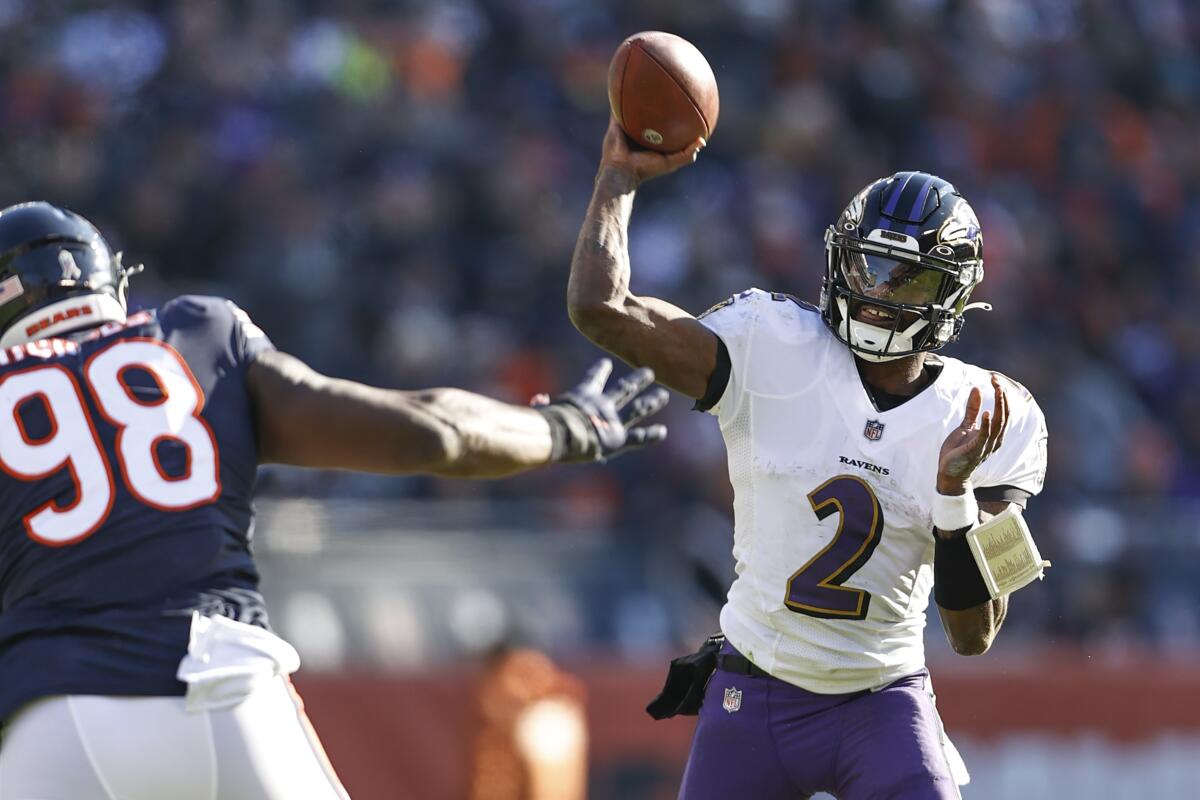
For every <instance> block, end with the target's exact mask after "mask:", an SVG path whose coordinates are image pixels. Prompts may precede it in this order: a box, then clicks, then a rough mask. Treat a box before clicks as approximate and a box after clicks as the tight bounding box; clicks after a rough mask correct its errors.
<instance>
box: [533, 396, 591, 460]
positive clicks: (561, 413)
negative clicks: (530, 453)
mask: <svg viewBox="0 0 1200 800" xmlns="http://www.w3.org/2000/svg"><path fill="white" fill-rule="evenodd" d="M534 411H537V412H538V413H540V414H541V415H542V416H543V417H545V418H546V422H547V424H549V425H550V461H551V462H554V463H558V462H561V461H566V462H580V461H583V462H587V461H597V460H599V458H600V442H599V440H598V439H597V438H596V430H595V428H593V427H592V424H591V422H590V421H589V420H588V418H587V417H585V416H584V415H583V412H582V411H580V410H579V409H578V408H576V407H575V406H573V405H569V404H567V403H551V404H550V405H548V406H541V407H540V408H535V409H534Z"/></svg>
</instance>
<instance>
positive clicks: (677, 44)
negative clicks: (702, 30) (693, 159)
mask: <svg viewBox="0 0 1200 800" xmlns="http://www.w3.org/2000/svg"><path fill="white" fill-rule="evenodd" d="M608 103H609V105H610V106H611V107H612V113H613V116H614V117H616V118H617V122H618V123H620V125H621V128H622V130H624V131H625V133H627V134H628V135H629V137H630V138H632V139H633V140H634V141H635V142H637V143H638V144H640V145H642V146H643V147H648V148H650V149H651V150H657V151H659V152H660V153H673V152H675V151H676V150H682V149H683V148H685V147H687V146H688V145H689V144H691V143H692V142H694V141H695V140H696V138H697V137H700V136H703V137H704V138H705V139H708V138H710V137H711V136H712V132H713V129H714V128H716V127H717V114H718V113H719V112H720V110H721V102H720V100H719V98H718V97H717V79H716V77H715V76H714V75H713V71H712V67H710V66H709V65H708V61H706V60H705V58H704V56H703V54H701V52H700V51H699V50H697V49H696V47H695V45H693V44H692V43H691V42H689V41H688V40H687V39H683V38H681V37H679V36H676V35H675V34H673V33H664V32H662V31H644V32H642V33H635V34H634V35H633V36H630V37H629V38H628V39H626V40H625V41H623V42H621V46H620V47H618V48H617V52H616V54H615V55H613V59H612V63H611V64H609V66H608Z"/></svg>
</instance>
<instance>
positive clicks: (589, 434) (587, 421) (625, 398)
mask: <svg viewBox="0 0 1200 800" xmlns="http://www.w3.org/2000/svg"><path fill="white" fill-rule="evenodd" d="M611 373H612V361H610V360H609V359H607V358H604V359H601V360H600V361H597V362H596V363H595V364H594V365H592V368H591V369H589V370H588V371H587V374H586V375H585V376H584V378H583V381H582V382H580V384H579V385H578V386H576V387H575V388H574V389H571V390H570V391H569V392H564V393H562V394H560V395H558V396H557V397H554V398H552V399H551V401H550V402H549V403H548V404H546V405H541V404H540V403H539V401H540V400H541V399H542V398H541V397H535V398H534V407H535V408H537V410H538V411H540V412H541V413H542V415H543V416H545V417H546V421H547V422H549V423H550V429H551V435H552V436H553V437H554V447H553V453H552V455H551V460H552V461H566V462H580V461H584V462H586V461H605V460H607V459H610V458H612V457H614V456H617V455H620V454H621V453H623V452H625V451H626V450H632V449H634V448H637V447H645V446H646V445H650V444H654V443H656V442H661V441H662V440H663V439H666V438H667V429H666V427H665V426H663V425H649V426H646V427H637V428H635V427H633V426H634V425H636V424H637V423H638V422H640V421H642V420H643V419H645V418H646V417H649V416H650V415H652V414H656V413H658V412H659V411H661V410H662V408H663V407H664V406H665V405H666V404H667V399H668V395H667V390H666V389H661V388H659V389H655V390H653V391H651V392H647V393H645V394H642V392H643V391H644V390H645V389H647V388H648V387H649V386H650V385H651V384H653V383H654V372H653V370H650V369H646V368H644V367H643V368H642V369H639V370H635V371H634V372H632V373H630V374H629V375H627V376H625V377H624V378H622V379H621V380H619V381H617V385H616V386H615V387H613V388H612V389H609V390H608V391H607V392H606V391H604V385H605V383H607V382H608V376H609V375H610V374H611ZM639 395H641V396H640V397H639Z"/></svg>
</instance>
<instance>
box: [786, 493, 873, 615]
mask: <svg viewBox="0 0 1200 800" xmlns="http://www.w3.org/2000/svg"><path fill="white" fill-rule="evenodd" d="M808 502H809V503H811V504H812V508H813V513H815V514H816V515H817V519H819V520H823V519H827V518H828V517H830V516H831V515H833V514H838V515H840V518H839V519H838V528H837V533H835V534H834V535H833V539H832V540H830V542H829V544H827V545H825V547H824V548H823V549H822V550H821V551H820V552H819V553H817V554H816V555H815V556H813V557H812V558H810V559H809V561H808V563H807V564H805V565H804V566H803V567H801V568H800V569H798V570H796V572H795V573H793V574H792V577H791V578H789V579H788V584H787V597H786V599H785V600H784V602H785V603H786V605H787V607H788V608H789V609H791V610H792V611H795V612H796V613H798V614H807V615H809V616H810V617H821V618H822V619H865V618H866V616H867V611H868V610H869V609H870V607H871V594H870V593H869V592H865V591H863V590H862V589H852V588H850V587H847V586H842V584H843V583H845V582H846V580H847V579H848V578H849V577H850V576H851V575H853V574H854V573H855V572H857V571H858V570H860V569H862V567H863V565H864V564H866V563H867V561H868V560H869V559H870V558H871V554H872V553H874V552H875V548H876V547H877V546H878V545H879V539H880V536H881V534H882V533H883V507H882V506H880V504H879V498H877V497H876V496H875V492H874V491H872V490H871V487H870V486H869V485H867V483H866V481H864V480H862V479H861V478H856V477H854V476H853V475H839V476H837V477H836V478H830V479H829V480H827V481H825V483H823V484H821V485H820V486H818V487H817V488H816V489H814V490H813V491H812V492H810V493H809V495H808Z"/></svg>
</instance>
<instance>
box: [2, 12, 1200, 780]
mask: <svg viewBox="0 0 1200 800" xmlns="http://www.w3.org/2000/svg"><path fill="white" fill-rule="evenodd" d="M643 29H665V30H670V31H673V32H676V33H679V34H681V35H683V36H685V37H687V38H689V39H691V40H692V41H693V42H695V43H696V44H697V45H698V46H699V47H700V49H701V50H702V51H703V52H704V53H705V54H706V55H707V56H708V58H709V60H710V62H711V63H712V65H713V67H714V70H715V72H716V74H717V78H718V81H719V83H720V89H721V104H722V111H721V119H720V124H719V126H718V129H717V131H716V134H715V136H714V137H713V138H712V141H711V144H710V146H709V147H708V148H707V149H706V150H705V151H704V153H703V155H702V156H701V158H700V160H699V161H698V163H697V164H696V165H694V166H693V167H690V168H688V169H686V170H684V171H683V172H681V173H679V174H678V175H675V176H672V177H669V178H666V179H663V180H661V181H656V182H655V183H653V184H650V185H649V186H647V187H646V188H645V189H644V190H643V191H642V192H641V193H640V196H639V199H638V208H637V213H636V214H635V218H634V225H633V231H632V251H633V264H634V290H635V291H638V292H644V293H654V294H660V295H662V296H664V297H666V298H669V299H671V300H673V301H675V302H677V303H678V304H680V305H682V306H683V307H685V308H687V309H689V310H691V311H692V312H699V311H702V310H703V309H704V308H706V307H707V306H709V305H710V304H712V303H714V302H716V301H718V300H720V299H722V298H723V297H725V296H727V295H728V294H730V293H731V292H733V291H736V290H740V289H743V288H746V287H749V286H759V287H762V288H766V289H773V290H781V291H790V292H793V293H796V294H798V295H800V296H801V297H807V298H812V299H815V297H816V294H817V288H818V282H819V277H820V272H821V269H822V264H823V261H822V259H823V252H822V245H821V234H822V232H823V228H824V226H825V225H827V224H828V223H829V222H830V221H831V220H832V219H834V217H835V215H836V213H837V212H838V211H839V210H840V208H841V206H842V205H843V204H844V203H845V202H846V201H847V200H848V198H849V197H850V196H851V195H852V193H853V192H854V191H855V190H856V189H858V188H859V187H860V186H861V185H862V184H864V183H866V182H867V181H869V180H871V179H873V178H875V177H878V176H880V175H884V174H889V173H891V172H894V171H896V170H900V169H912V168H917V169H923V170H928V171H933V172H937V173H939V174H942V175H944V176H945V177H947V178H949V179H951V180H953V181H954V182H955V183H956V184H957V185H958V186H959V188H960V189H961V190H962V191H963V192H964V193H965V194H966V195H967V197H968V198H969V199H970V200H971V202H972V203H973V205H974V206H975V208H976V209H977V211H978V212H979V215H980V217H981V220H982V225H983V229H984V231H985V234H986V263H987V278H986V280H985V282H984V284H983V286H982V287H981V289H980V290H979V292H977V296H978V297H979V298H980V299H985V300H988V301H990V302H992V303H993V304H995V306H996V311H995V312H993V313H991V314H982V313H976V314H975V315H973V316H972V317H971V318H970V320H969V322H968V323H967V326H966V330H965V336H964V340H963V341H962V342H961V343H959V344H956V345H953V346H952V347H951V348H950V352H951V353H952V354H954V355H957V356H960V357H964V358H967V359H971V360H977V361H978V362H979V363H982V364H984V365H986V366H991V367H994V368H998V369H1001V370H1003V371H1005V372H1007V373H1009V374H1010V375H1012V376H1014V377H1015V378H1017V379H1018V380H1020V381H1022V382H1023V383H1025V384H1026V385H1027V386H1028V387H1029V388H1030V389H1031V390H1032V391H1033V393H1034V394H1035V396H1037V397H1038V398H1039V400H1040V402H1041V404H1042V406H1043V408H1044V410H1045V412H1046V415H1047V418H1048V420H1049V427H1050V431H1051V437H1050V473H1049V480H1048V482H1047V486H1046V491H1045V494H1044V495H1043V496H1042V497H1040V498H1038V500H1037V501H1036V502H1035V503H1034V504H1033V505H1032V508H1031V513H1030V518H1031V524H1032V526H1033V529H1034V531H1035V534H1036V535H1037V537H1038V539H1039V542H1040V545H1041V548H1042V551H1043V554H1044V555H1046V556H1047V557H1049V558H1050V559H1052V560H1053V561H1054V563H1055V566H1054V568H1053V569H1052V570H1051V571H1050V573H1049V578H1048V580H1047V581H1045V583H1044V584H1042V585H1039V586H1036V587H1033V588H1030V589H1028V590H1026V591H1024V592H1022V593H1021V594H1020V595H1019V596H1017V597H1016V598H1015V599H1014V601H1013V604H1012V611H1011V613H1010V616H1009V620H1008V622H1007V623H1006V626H1005V631H1004V634H1003V635H1002V636H1001V637H1000V639H999V640H998V643H997V645H996V646H995V647H994V648H993V651H992V652H991V653H990V654H989V655H987V656H986V657H984V658H982V659H960V658H956V657H954V656H953V655H952V654H950V653H949V651H948V648H947V647H946V645H945V643H944V640H943V637H942V634H941V632H940V630H939V629H938V626H937V624H936V622H935V623H934V625H933V627H932V628H931V629H930V633H929V637H928V640H929V650H930V659H931V663H932V664H933V668H934V677H935V683H936V685H937V687H938V689H939V694H940V702H941V708H942V712H943V715H944V717H945V719H946V722H947V726H948V728H949V730H950V732H951V734H952V735H954V736H955V739H956V741H957V742H958V743H959V745H960V748H961V749H962V750H963V751H964V755H965V756H966V757H967V761H968V764H969V765H970V767H971V768H972V769H973V771H974V773H975V778H976V779H975V781H974V783H973V784H972V786H971V787H969V789H968V791H967V793H966V796H967V797H969V798H1000V797H1021V798H1040V797H1054V798H1069V797H1109V798H1114V797H1130V798H1133V797H1137V798H1143V797H1183V796H1187V794H1188V792H1189V791H1194V786H1195V785H1197V783H1198V782H1200V763H1198V760H1197V759H1196V758H1195V755H1196V752H1197V748H1200V677H1197V676H1198V675H1200V669H1198V667H1200V659H1198V658H1197V652H1198V648H1197V646H1198V645H1200V613H1198V609H1200V581H1197V580H1196V576H1197V575H1198V574H1200V529H1198V528H1197V525H1196V523H1195V516H1196V512H1197V504H1198V500H1200V415H1197V413H1196V410H1197V409H1198V408H1200V326H1198V325H1197V323H1196V321H1195V319H1196V311H1195V308H1196V303H1197V301H1198V300H1200V257H1198V256H1197V252H1198V248H1197V239H1198V238H1200V148H1198V147H1197V146H1196V141H1197V131H1200V126H1198V124H1197V123H1198V122H1200V119H1198V117H1200V105H1198V102H1197V101H1198V100H1200V51H1198V48H1197V41H1198V37H1200V9H1197V7H1196V6H1194V5H1192V4H1189V3H1186V2H1184V0H1156V2H1153V3H1138V2H1134V0H1027V1H1026V2H1022V3H1015V2H1008V0H891V1H890V2H888V1H886V0H877V1H875V2H866V1H865V0H864V1H861V2H842V1H841V0H807V1H806V2H788V1H787V0H721V1H720V2H716V1H714V2H686V1H685V0H639V2H636V3H634V2H617V3H603V4H601V3H592V2H586V1H585V0H440V1H438V2H433V1H430V2H422V1H421V0H409V2H382V1H381V0H380V1H371V0H336V2H335V0H308V1H307V2H299V1H297V2H284V1H283V0H256V1H255V2H253V3H236V2H232V1H221V0H187V1H185V0H178V1H176V2H144V3H137V2H112V3H104V4H96V3H72V2H66V1H65V0H47V1H45V2H35V1H34V0H0V44H2V46H0V65H2V66H0V122H2V125H3V127H2V133H0V158H2V159H3V162H2V163H3V173H2V174H3V180H0V202H2V203H3V204H8V203H12V202H17V201H21V200H26V199H45V200H49V201H52V202H55V203H59V204H63V205H66V206H68V207H70V208H72V209H74V210H76V211H79V212H81V213H83V214H85V215H86V216H88V217H90V218H91V219H93V220H94V221H95V222H96V223H97V224H98V225H99V226H100V227H101V229H102V230H103V231H104V232H105V234H106V235H107V236H108V237H109V239H110V241H111V242H112V243H113V244H114V246H115V247H117V248H121V249H124V250H125V251H126V252H127V254H128V255H127V260H133V261H145V262H146V264H147V267H148V268H147V271H146V273H145V274H144V275H143V276H141V277H140V278H138V279H137V280H136V282H135V284H134V287H133V291H132V302H133V303H134V304H135V305H139V306H152V305H156V304H158V303H159V302H161V301H162V300H164V299H166V298H169V297H170V296H173V295H174V294H177V293H180V292H184V291H188V292H205V293H213V294H221V295H225V296H229V297H231V298H233V299H234V300H236V301H237V302H238V303H239V304H241V305H242V306H243V307H244V308H246V309H247V310H248V311H249V313H250V314H251V316H253V317H254V318H255V320H256V321H257V322H259V323H260V324H261V325H262V326H263V327H264V328H266V330H267V331H268V333H269V334H270V335H271V336H272V338H273V339H274V340H275V342H276V343H277V344H278V345H279V346H280V347H282V348H284V349H287V350H289V351H291V352H294V353H296V354H298V355H301V356H302V357H304V358H306V359H307V360H308V361H310V362H311V363H312V364H313V365H314V366H316V367H318V368H320V369H323V370H326V371H329V372H331V373H334V374H338V375H342V376H348V377H354V378H358V379H363V380H368V381H372V382H375V383H379V384H383V385H388V386H397V387H424V386H428V385H455V386H463V387H466V388H470V389H475V390H478V391H481V392H485V393H488V394H492V395H496V396H500V397H503V398H506V399H509V400H512V401H516V402H524V401H525V400H527V399H528V398H529V397H530V396H531V395H532V394H533V393H534V392H535V391H539V390H543V389H546V388H552V387H563V386H565V385H567V384H568V383H569V382H570V381H572V379H574V378H575V377H576V376H577V375H578V374H579V373H580V372H581V370H582V369H583V368H584V367H585V366H586V365H587V364H588V363H589V362H590V361H591V360H592V359H593V358H595V357H596V355H597V352H596V351H595V349H594V348H592V347H591V346H590V345H589V344H588V343H587V342H586V341H585V340H584V339H583V338H582V337H581V336H579V335H577V334H576V333H575V332H574V330H573V329H572V328H571V326H570V323H569V321H568V319H567V315H566V312H565V303H564V293H565V287H566V276H567V270H568V265H569V259H570V253H571V250H572V247H573V243H574V239H575V234H576V231H577V228H578V225H579V223H580V221H581V218H582V213H583V209H584V207H585V204H586V202H587V198H588V196H589V192H590V188H591V180H592V177H593V175H594V172H595V167H596V160H597V156H598V154H599V145H600V139H601V136H602V134H603V131H604V125H605V117H606V114H607V107H606V96H605V77H606V66H607V61H608V58H609V56H610V54H611V52H612V51H613V49H614V48H615V46H616V44H617V43H618V42H619V41H620V40H621V39H622V38H624V37H625V36H627V35H628V34H630V33H633V32H635V31H638V30H643ZM781 368H783V365H781ZM687 408H688V403H687V402H685V400H684V399H683V398H679V397H676V398H674V400H673V402H672V405H671V407H670V409H669V410H668V412H667V413H666V417H667V419H666V422H667V423H668V424H669V425H670V426H671V438H670V440H669V442H668V443H667V444H666V445H665V446H663V447H661V448H658V450H657V451H655V452H652V453H646V454H644V455H640V456H636V457H632V458H626V459H622V460H620V461H619V462H617V463H616V464H615V465H612V466H608V467H596V468H592V467H589V468H584V469H554V470H551V471H548V472H542V473H537V474H535V475H533V476H530V477H526V478H521V479H517V480H511V481H506V482H502V483H487V484H485V483H466V482H435V481H430V480H425V479H382V478H374V477H364V476H355V475H348V474H319V473H310V472H299V471H291V470H281V469H268V470H265V471H264V473H263V479H262V490H263V499H262V502H261V504H260V508H261V511H262V518H261V524H260V527H259V539H258V543H259V552H260V557H261V561H262V566H263V572H264V578H265V588H266V591H267V592H268V595H269V598H270V600H271V607H272V609H273V614H274V619H275V621H276V624H277V626H278V627H279V628H280V629H281V630H282V632H283V633H284V634H285V635H287V636H289V637H290V638H292V640H293V641H295V642H296V643H297V645H298V646H299V649H300V650H301V653H302V655H303V656H304V657H305V660H306V667H305V669H304V671H303V672H302V673H301V676H300V678H299V680H298V683H299V685H300V687H301V689H302V690H303V691H304V692H305V694H306V696H307V698H308V704H309V709H310V712H311V715H312V716H313V718H314V720H315V722H316V724H317V726H318V728H319V729H320V730H321V731H322V733H323V737H324V739H325V741H326V744H327V747H328V749H329V751H330V753H331V756H332V758H333V760H334V762H335V765H337V766H338V767H339V769H340V770H341V772H342V774H343V777H344V779H345V780H346V783H347V784H348V786H349V788H350V789H351V791H352V792H353V793H354V795H355V796H356V797H358V798H360V800H363V799H364V798H410V797H411V798H443V797H445V798H453V797H458V796H462V793H463V792H465V791H466V790H465V788H464V786H465V778H464V776H465V775H466V774H467V773H468V771H469V769H470V767H469V761H470V759H469V753H470V745H471V736H472V722H471V720H472V716H471V714H472V713H473V712H472V710H471V707H470V705H471V702H472V700H471V697H472V695H471V691H470V687H472V686H474V685H476V683H477V680H478V678H479V674H480V672H481V667H480V663H481V657H482V656H481V654H482V653H484V652H485V651H486V650H487V649H488V648H489V647H490V646H492V645H494V644H495V643H496V642H497V641H500V640H507V641H515V642H521V643H524V644H529V645H533V646H536V647H538V648H540V649H542V650H544V651H545V652H547V653H549V654H551V655H552V656H553V657H554V658H555V659H556V660H557V661H558V662H559V663H561V664H563V665H565V666H566V667H568V668H569V669H571V670H572V671H574V672H575V673H576V674H577V675H578V676H579V677H580V678H581V680H582V681H583V685H584V686H585V688H586V691H587V694H588V707H589V713H590V717H591V726H592V727H591V731H590V738H591V777H590V786H591V796H592V797H594V798H665V797H673V796H674V788H675V786H676V785H677V780H678V775H679V772H680V769H681V766H682V761H681V759H682V757H683V754H684V753H685V752H686V746H687V741H688V737H689V735H690V722H687V721H682V722H681V721H673V722H668V723H657V724H653V723H651V722H650V721H649V720H648V718H645V717H644V715H642V713H641V710H640V709H641V706H642V705H643V704H644V703H645V701H646V700H647V699H648V697H649V695H651V694H653V692H654V690H655V688H656V682H657V681H658V679H659V677H660V674H661V672H662V667H663V666H664V662H665V659H666V658H667V657H669V656H670V655H672V654H675V653H677V652H681V651H682V650H683V649H684V648H688V649H690V648H691V647H693V646H694V645H695V644H697V643H698V642H699V640H700V639H701V638H702V637H703V635H704V634H705V633H707V632H708V631H709V630H710V629H713V628H714V626H715V619H716V612H717V609H718V600H717V599H716V596H717V595H719V593H720V591H721V589H720V588H718V587H721V586H722V585H723V584H724V583H727V582H728V580H729V578H730V576H731V574H732V573H731V565H730V563H729V556H728V547H729V536H730V530H731V520H730V518H729V502H730V498H729V487H728V482H727V478H726V473H725V461H724V457H723V450H722V446H721V442H720V439H719V434H718V432H717V431H716V428H715V426H714V425H713V424H712V423H711V421H710V420H708V419H707V418H705V417H703V416H702V415H699V414H694V413H691V412H689V411H688V410H687ZM1185 787H1187V788H1185Z"/></svg>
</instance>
